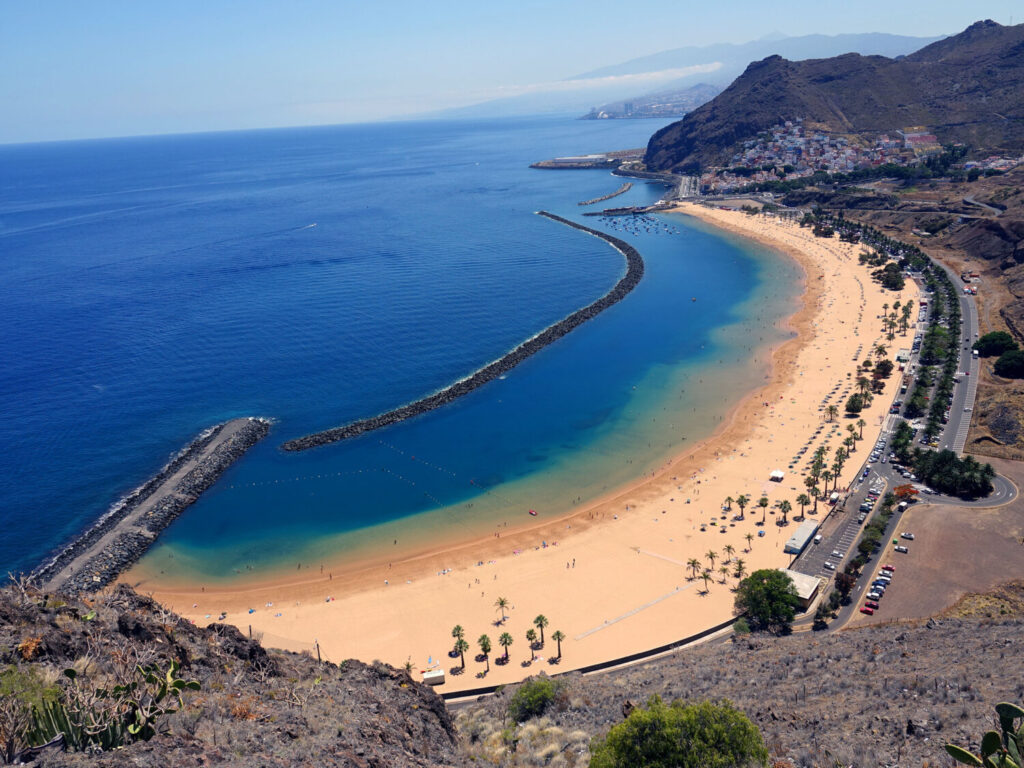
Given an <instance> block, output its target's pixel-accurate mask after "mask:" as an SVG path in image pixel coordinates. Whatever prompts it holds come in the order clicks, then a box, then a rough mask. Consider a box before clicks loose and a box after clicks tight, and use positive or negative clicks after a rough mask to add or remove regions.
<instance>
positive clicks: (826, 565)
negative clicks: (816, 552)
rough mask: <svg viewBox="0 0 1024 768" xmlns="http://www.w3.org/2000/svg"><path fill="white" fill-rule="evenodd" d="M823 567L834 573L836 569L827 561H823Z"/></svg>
mask: <svg viewBox="0 0 1024 768" xmlns="http://www.w3.org/2000/svg"><path fill="white" fill-rule="evenodd" d="M824 565H825V568H827V569H828V570H830V571H834V570H835V569H836V567H835V566H834V565H832V563H830V562H829V561H828V560H826V561H825V563H824Z"/></svg>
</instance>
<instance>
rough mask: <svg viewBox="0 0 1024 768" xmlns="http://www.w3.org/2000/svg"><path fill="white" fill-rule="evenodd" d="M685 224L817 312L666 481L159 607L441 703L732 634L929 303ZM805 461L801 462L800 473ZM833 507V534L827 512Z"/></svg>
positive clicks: (731, 216)
mask: <svg viewBox="0 0 1024 768" xmlns="http://www.w3.org/2000/svg"><path fill="white" fill-rule="evenodd" d="M678 210H679V211H680V212H682V213H686V214H689V215H692V216H696V217H698V218H700V219H702V220H703V221H705V222H708V223H710V224H712V225H714V226H716V227H720V228H723V229H726V230H729V231H731V232H734V233H737V234H739V235H742V236H745V237H749V238H753V239H756V240H758V241H759V242H761V243H763V244H765V245H768V246H770V247H772V248H775V249H777V250H780V251H783V252H785V253H786V254H788V255H789V256H791V257H792V258H794V259H795V260H796V261H797V262H798V263H799V264H800V265H801V267H802V268H803V271H804V273H805V280H806V286H805V291H804V293H803V304H802V306H800V307H794V314H793V315H792V317H791V318H790V319H789V324H790V325H791V326H792V328H793V329H794V330H795V331H796V334H797V335H796V338H795V339H793V340H792V341H788V342H786V343H784V344H782V345H780V346H779V347H778V348H777V349H775V350H774V351H773V356H772V360H773V365H772V375H771V378H770V381H769V383H768V384H767V385H766V386H765V387H762V388H760V389H758V390H756V391H754V392H752V393H751V394H750V395H749V396H747V397H746V398H745V399H744V400H743V401H742V402H741V403H740V404H739V405H738V406H737V407H736V408H735V409H734V410H733V412H732V413H731V415H730V417H729V418H728V419H726V421H725V422H723V426H722V427H720V428H719V430H718V431H717V432H716V433H715V434H714V435H713V436H712V437H710V438H709V439H707V440H705V441H704V442H702V443H701V444H699V445H697V446H696V447H693V448H691V449H689V450H688V451H686V453H684V454H682V455H680V456H678V457H676V458H674V459H673V460H671V461H670V462H667V463H666V464H665V466H664V467H663V468H662V469H661V470H660V471H659V472H657V473H656V474H655V475H654V476H647V477H645V478H643V479H640V480H637V481H636V482H634V483H633V484H631V485H630V486H628V487H625V488H621V489H618V490H617V491H615V492H614V493H612V494H609V495H608V496H606V497H604V498H603V499H600V500H598V501H597V502H595V503H593V504H590V505H587V506H585V507H583V508H579V507H575V508H573V509H572V510H571V511H568V510H567V512H566V515H565V516H564V517H562V518H559V519H557V520H555V521H545V522H543V523H540V522H538V523H537V524H535V525H533V526H532V527H525V528H522V529H518V530H510V529H502V530H501V531H500V532H499V531H496V532H495V534H494V535H492V536H489V537H487V538H485V539H483V540H476V541H471V542H460V543H458V544H457V545H453V546H452V547H451V548H448V549H445V550H443V551H436V552H433V553H431V554H428V555H424V556H420V557H416V558H415V559H412V560H408V561H405V562H394V563H390V564H389V563H387V562H379V563H375V564H373V565H371V566H369V567H367V566H365V564H361V565H360V566H359V567H358V570H352V569H351V568H350V569H348V570H347V569H346V567H345V564H344V563H343V562H327V563H325V570H324V574H323V575H322V576H321V575H320V574H315V575H314V576H313V577H312V578H311V577H310V576H309V575H308V574H299V575H297V576H296V577H295V581H285V580H281V581H277V582H276V583H262V584H256V585H253V584H247V585H245V586H243V587H238V588H226V589H221V588H211V589H210V590H209V591H200V588H199V587H196V588H194V589H188V590H174V591H169V590H164V589H161V588H160V586H159V585H156V586H155V587H154V592H153V594H154V597H155V598H156V599H158V600H159V601H161V602H162V603H164V604H165V605H168V606H171V607H173V608H174V609H175V610H176V611H178V612H179V613H181V614H182V615H183V616H185V617H186V618H188V619H191V620H193V621H195V622H196V623H197V624H205V623H209V621H211V619H208V618H206V616H207V615H211V616H212V618H213V619H216V618H217V617H218V615H219V614H220V612H221V611H225V612H226V613H227V619H226V620H227V621H228V622H231V623H233V624H235V625H237V626H238V627H239V628H240V629H242V631H243V632H248V631H249V627H250V626H251V628H252V631H253V632H254V633H262V634H263V638H264V644H265V645H267V646H270V647H279V648H285V649H290V650H311V649H312V648H313V647H314V645H313V644H314V643H318V644H319V648H320V651H321V653H322V654H323V656H324V657H325V658H327V659H330V660H332V661H335V662H340V661H342V660H344V659H347V658H357V659H362V660H364V661H371V660H373V659H380V660H382V661H385V662H387V663H389V664H392V665H395V666H399V667H401V666H403V665H404V664H405V663H406V662H407V661H409V662H411V664H412V666H413V667H414V669H415V670H417V671H423V670H425V669H426V668H427V667H428V664H429V663H433V664H434V665H435V666H437V667H438V668H441V669H444V670H445V671H446V673H447V682H446V684H445V685H444V686H442V687H441V688H440V690H441V691H457V690H462V689H469V688H474V687H480V686H484V685H494V684H497V683H508V682H513V681H516V680H520V679H522V678H524V677H526V676H528V675H531V674H536V673H537V672H538V671H540V670H541V669H543V670H547V671H549V672H552V671H564V670H568V669H574V668H578V667H582V666H585V665H588V664H593V663H596V662H600V661H604V660H608V659H613V658H618V657H621V656H624V655H627V654H630V653H634V652H638V651H643V650H646V649H648V648H652V647H656V646H659V645H662V644H666V643H670V642H673V641H676V640H678V639H680V638H684V637H688V636H690V635H693V634H695V633H697V632H699V631H701V630H703V629H706V628H708V627H711V626H714V625H716V624H719V623H722V622H725V621H728V620H729V619H730V617H731V615H732V607H733V597H734V596H733V592H732V589H733V588H734V587H735V585H736V583H737V579H736V578H735V577H734V576H732V575H728V576H723V575H722V574H721V573H720V572H719V569H720V568H721V566H722V564H723V563H725V562H726V561H730V560H731V562H728V566H729V571H730V574H731V573H732V572H733V571H734V569H735V567H736V561H737V559H741V560H742V561H743V564H744V566H745V570H746V571H747V572H748V573H749V572H750V571H753V570H756V569H758V568H765V567H781V566H785V565H787V564H788V563H789V560H790V558H789V556H788V555H785V554H784V553H783V551H782V548H783V545H784V543H785V541H786V540H787V539H788V538H789V536H790V535H792V533H793V531H794V529H795V525H796V523H794V522H792V520H793V517H794V516H796V515H798V514H799V505H798V504H797V503H796V498H797V496H798V495H799V494H801V493H803V492H805V487H804V485H803V478H804V472H803V470H804V467H805V466H806V465H807V464H808V462H809V461H810V458H811V456H812V454H813V452H814V449H815V448H816V447H818V446H819V445H822V444H827V445H828V446H829V448H830V451H831V452H830V456H831V454H832V453H834V451H835V449H836V448H837V447H839V446H841V445H842V441H843V439H844V438H845V437H847V434H848V433H847V425H848V424H850V423H855V422H856V419H853V420H850V419H847V418H843V416H842V406H843V403H845V401H846V398H847V397H848V396H849V394H850V393H851V392H852V391H853V388H854V380H855V378H856V373H855V370H856V368H857V365H858V363H859V362H860V361H862V360H864V359H865V358H867V357H869V356H870V355H871V352H872V350H873V349H874V347H875V346H876V345H877V344H888V342H886V341H885V339H884V335H883V330H882V322H881V320H880V319H879V318H880V316H881V314H882V311H883V309H882V305H883V304H886V303H888V304H890V305H891V304H892V303H893V301H895V300H896V299H899V300H901V301H906V300H907V299H913V300H915V301H916V299H917V294H916V289H915V288H914V287H913V286H912V285H911V284H908V287H907V289H906V290H905V291H904V292H903V294H902V295H900V294H896V293H893V292H892V291H883V290H882V289H881V288H880V287H879V286H878V285H877V284H875V283H873V282H872V281H871V279H870V276H869V270H868V268H866V267H863V266H860V265H859V264H858V263H857V256H858V255H859V253H860V252H861V251H862V250H863V247H862V246H857V245H850V244H847V243H841V242H840V241H839V240H838V239H828V240H824V239H820V238H815V237H814V236H813V235H812V234H811V232H810V230H808V229H803V228H800V227H798V226H797V225H796V224H792V223H788V222H785V221H780V220H778V219H775V218H773V217H765V216H748V215H746V214H744V213H740V212H736V211H726V210H715V209H709V208H705V207H702V206H695V205H691V204H686V205H681V206H680V207H679V208H678ZM898 343H899V341H896V342H893V344H898ZM894 351H895V350H893V349H891V350H890V355H891V354H893V353H894ZM895 381H896V377H893V379H892V380H891V381H890V383H889V384H888V386H887V390H886V392H885V394H884V395H883V396H881V397H875V398H874V401H873V403H872V404H871V406H870V407H869V408H867V409H866V410H865V411H864V412H863V413H862V414H861V416H860V418H862V419H863V420H864V421H865V422H866V423H867V426H866V427H864V429H863V440H862V441H861V442H859V443H858V451H857V453H855V454H854V455H853V457H852V458H851V460H850V461H848V462H847V463H846V466H845V468H844V472H843V475H844V477H843V478H842V479H841V481H840V483H839V486H840V488H842V487H843V486H846V485H849V484H850V483H851V482H852V481H853V480H854V478H855V476H856V475H857V473H858V471H859V468H860V466H861V462H862V460H863V458H864V456H865V455H866V453H867V450H866V449H864V448H860V446H870V445H872V444H873V443H874V442H875V440H876V439H877V436H878V432H879V430H880V428H881V425H882V423H883V422H884V420H885V417H886V416H887V414H888V410H889V405H890V404H891V402H892V399H893V394H894V392H895V390H896V384H895ZM829 404H833V405H837V406H839V408H840V416H839V418H837V419H836V420H835V421H834V422H829V420H828V418H827V414H826V410H825V408H826V406H827V405H829ZM801 449H805V452H804V453H803V454H801V457H800V460H799V462H798V463H797V464H796V466H795V467H794V469H792V470H790V469H789V465H790V464H791V463H792V462H793V459H794V457H795V456H797V455H798V452H799V451H801ZM830 461H831V459H830ZM775 469H782V470H784V471H785V472H786V475H785V478H784V480H783V482H781V483H775V482H771V481H769V474H770V473H771V472H772V471H773V470H775ZM741 494H744V495H746V496H748V497H750V499H751V503H750V505H749V506H748V507H747V509H746V518H745V520H743V521H740V522H735V523H733V522H732V516H733V515H735V514H736V513H737V512H738V508H737V507H736V506H735V504H734V505H733V508H732V511H723V509H722V506H723V501H724V499H725V498H726V497H728V496H732V497H733V498H736V497H738V496H739V495H741ZM762 495H764V496H767V497H768V499H769V500H770V502H771V504H772V505H773V506H774V505H775V504H776V503H777V502H779V501H781V500H783V499H787V500H788V501H789V502H790V503H791V504H792V506H793V512H792V513H791V514H790V524H789V526H787V527H782V526H778V525H776V524H775V523H776V521H777V520H778V519H780V517H781V515H780V514H778V513H774V514H768V515H766V525H764V526H763V527H761V526H759V525H757V523H760V521H761V519H762V517H763V516H764V515H763V513H762V510H761V509H760V508H758V507H757V506H756V503H757V499H758V498H759V497H761V496H762ZM819 507H820V510H819V513H818V517H819V518H820V517H822V516H823V515H824V512H825V508H824V504H823V503H820V504H819ZM759 532H763V533H764V535H763V536H760V535H759ZM499 533H500V535H499ZM748 534H749V535H751V536H752V537H753V538H752V539H751V540H749V541H748V539H747V536H748ZM542 542H547V544H548V546H547V547H542V546H541V543H542ZM554 542H557V544H555V543H554ZM727 548H731V557H730V555H729V554H727V553H728V552H729V551H730V550H729V549H727ZM517 552H518V554H516V553H517ZM709 553H714V558H713V560H712V558H711V557H710V556H709ZM694 558H695V559H697V560H699V561H700V564H701V568H706V567H710V566H711V563H712V562H713V563H714V568H713V574H714V576H713V579H712V580H711V581H710V582H709V583H708V584H707V590H705V581H704V580H703V579H701V578H698V579H693V578H692V577H691V571H690V569H689V568H688V567H687V563H688V561H690V560H691V559H694ZM328 574H330V578H329V577H328ZM723 579H724V583H723ZM499 597H503V598H505V599H506V600H507V601H508V604H509V608H508V611H507V616H508V618H507V620H506V621H505V622H504V623H502V624H498V621H499V619H500V614H499V612H498V610H497V609H496V608H495V602H496V600H497V599H498V598H499ZM250 609H253V611H254V612H253V613H249V610H250ZM538 614H544V615H545V616H546V617H547V618H548V619H549V622H550V623H549V625H548V627H547V629H546V630H545V632H546V639H547V643H546V645H545V646H544V647H543V648H542V649H540V650H538V651H537V652H536V653H537V656H538V657H539V658H538V659H537V660H535V661H533V662H532V663H529V660H530V655H531V654H530V649H529V646H528V644H527V641H526V637H525V633H526V631H527V630H529V629H531V628H533V619H534V618H535V617H536V616H537V615H538ZM456 624H459V625H461V626H462V627H463V628H464V629H465V635H466V639H467V640H468V641H469V642H470V645H471V650H470V651H469V652H468V653H467V654H466V670H465V672H464V673H462V674H456V675H453V674H451V673H450V671H451V669H452V668H458V667H459V666H460V662H459V659H458V657H455V658H451V657H450V656H449V651H451V650H452V645H453V641H452V637H451V630H452V627H453V626H454V625H456ZM555 630H560V631H561V632H562V633H563V634H564V635H565V638H566V639H565V640H563V641H562V659H561V662H560V664H558V665H557V666H555V665H553V664H552V663H551V659H552V657H554V656H555V655H556V644H555V643H554V642H552V640H551V633H552V632H554V631H555ZM503 632H508V633H509V634H510V635H511V636H512V638H513V641H514V642H513V645H512V646H511V648H510V649H509V663H508V664H505V665H498V664H496V663H495V661H496V660H497V659H498V658H499V657H500V655H501V652H502V649H501V647H500V646H499V644H498V638H499V636H500V635H501V633H503ZM482 634H487V635H489V636H490V639H491V643H492V645H493V650H492V652H491V663H490V672H489V673H488V674H487V675H486V676H482V673H483V670H484V669H485V663H484V662H483V661H479V662H478V661H476V659H475V657H476V655H477V654H478V653H479V649H478V647H477V644H476V640H477V638H478V637H479V636H480V635H482Z"/></svg>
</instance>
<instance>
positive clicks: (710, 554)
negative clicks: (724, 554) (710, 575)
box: [704, 549, 718, 568]
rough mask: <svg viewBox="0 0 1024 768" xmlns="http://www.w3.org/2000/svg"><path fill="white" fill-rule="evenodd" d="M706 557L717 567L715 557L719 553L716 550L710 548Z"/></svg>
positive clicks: (712, 565)
mask: <svg viewBox="0 0 1024 768" xmlns="http://www.w3.org/2000/svg"><path fill="white" fill-rule="evenodd" d="M704 557H706V558H707V559H708V560H710V561H711V567H712V568H714V567H715V558H716V557H718V553H717V552H715V550H713V549H709V550H708V551H707V554H706V555H704Z"/></svg>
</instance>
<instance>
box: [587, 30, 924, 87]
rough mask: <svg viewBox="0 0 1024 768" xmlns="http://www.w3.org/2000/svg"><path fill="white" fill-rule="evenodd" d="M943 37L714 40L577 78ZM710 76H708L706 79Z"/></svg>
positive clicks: (739, 65)
mask: <svg viewBox="0 0 1024 768" xmlns="http://www.w3.org/2000/svg"><path fill="white" fill-rule="evenodd" d="M942 39H943V38H942V37H908V36H906V35H891V34H888V33H886V32H865V33H860V34H852V33H851V34H842V35H801V36H799V37H785V36H782V37H779V36H777V35H776V36H771V37H763V38H761V39H760V40H751V41H750V42H748V43H714V44H712V45H689V46H685V47H683V48H674V49H672V50H668V51H659V52H658V53H654V54H651V55H650V56H641V57H639V58H636V59H630V60H629V61H625V62H623V63H621V64H614V65H612V66H608V67H601V68H600V69H594V70H591V71H590V72H584V73H583V74H581V75H576V76H575V77H574V78H571V79H574V80H584V79H588V78H593V77H610V76H617V75H633V74H639V73H641V72H656V71H659V70H664V69H676V68H681V67H692V66H694V65H696V64H706V63H708V62H712V61H718V62H722V65H723V68H725V69H734V70H735V71H734V74H731V75H730V78H732V77H735V76H736V74H739V72H740V71H742V69H743V67H745V66H746V65H747V64H749V63H750V62H751V61H756V60H758V59H763V58H765V57H766V56H773V55H778V56H785V57H786V58H788V59H794V60H798V59H821V58H825V57H828V56H836V55H838V54H841V53H849V52H857V53H860V54H863V55H865V56H868V55H877V56H888V57H896V56H905V55H907V54H908V53H911V52H912V51H916V50H918V49H920V48H922V47H924V46H926V45H929V44H930V43H934V42H936V41H938V40H942ZM705 79H706V78H705Z"/></svg>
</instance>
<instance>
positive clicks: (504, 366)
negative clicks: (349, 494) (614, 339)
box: [281, 211, 644, 451]
mask: <svg viewBox="0 0 1024 768" xmlns="http://www.w3.org/2000/svg"><path fill="white" fill-rule="evenodd" d="M537 215H539V216H544V217H546V218H548V219H551V220H552V221H557V222H558V223H559V224H565V225H566V226H568V227H572V228H573V229H578V230H580V231H582V232H586V233H587V234H589V235H593V236H594V237H598V238H600V239H601V240H604V241H605V242H606V243H608V244H609V245H611V246H612V247H613V248H615V250H617V251H618V252H619V253H621V254H622V255H623V256H624V257H625V259H626V274H625V275H623V276H622V278H621V279H620V280H619V281H618V282H617V283H616V284H615V285H614V286H613V287H612V289H611V290H610V291H608V293H606V294H605V295H604V296H602V297H601V298H599V299H598V300H597V301H595V302H593V303H591V304H588V305H587V306H585V307H583V308H582V309H577V310H576V311H575V312H573V313H572V314H571V315H569V316H568V317H566V318H563V319H562V320H559V321H558V322H557V323H554V324H553V325H550V326H548V327H547V328H545V329H544V330H543V331H541V332H540V333H538V334H537V335H536V336H534V337H532V338H530V339H527V340H526V341H524V342H523V343H522V344H520V345H519V346H518V347H516V348H515V349H513V350H511V351H510V352H508V353H507V354H506V355H504V356H502V357H500V358H498V359H497V360H495V361H494V362H493V363H489V364H488V365H485V366H484V367H483V368H481V369H479V370H478V371H476V372H475V373H473V374H471V375H469V376H467V377H466V378H464V379H460V380H459V381H457V382H455V383H454V384H451V385H450V386H448V387H445V388H444V389H442V390H440V391H438V392H435V393H434V394H432V395H427V396H426V397H424V398H422V399H420V400H417V401H415V402H413V403H409V404H408V405H403V406H401V407H400V408H396V409H394V410H393V411H388V412H387V413H382V414H380V415H379V416H372V417H371V418H368V419H361V420H360V421H354V422H352V423H350V424H346V425H344V426H341V427H334V428H333V429H328V430H324V431H323V432H316V433H314V434H311V435H306V436H305V437H299V438H296V439H295V440H289V441H288V442H287V443H285V444H284V445H282V446H281V447H282V449H284V450H286V451H305V450H309V449H310V448H317V447H319V446H321V445H327V444H329V443H336V442H338V441H340V440H347V439H348V438H351V437H357V436H358V435H362V434H364V433H366V432H372V431H373V430H376V429H380V428H382V427H387V426H390V425H391V424H397V423H398V422H400V421H405V420H406V419H411V418H412V417H413V416H419V415H420V414H421V413H426V412H427V411H432V410H434V409H435V408H440V407H441V406H442V405H446V404H448V403H450V402H452V401H453V400H456V399H457V398H459V397H462V396H463V395H466V394H469V393H470V392H472V391H473V390H474V389H476V388H477V387H480V386H482V385H484V384H486V383H487V382H489V381H491V380H492V379H496V378H498V376H501V375H502V374H504V373H506V372H507V371H510V370H511V369H513V368H515V367H516V366H517V365H519V363H521V362H523V360H525V359H526V358H528V357H530V356H531V355H534V354H536V353H537V352H539V351H540V350H542V349H544V347H546V346H548V345H549V344H551V343H553V342H555V341H557V340H558V339H560V338H562V337H563V336H565V335H566V334H567V333H569V332H570V331H571V330H573V329H574V328H576V327H577V326H579V325H582V324H583V323H585V322H586V321H587V320H590V319H591V318H593V317H596V316H597V315H599V314H600V313H601V312H603V311H604V310H606V309H608V307H610V306H612V305H613V304H615V303H617V302H619V301H622V299H624V298H625V297H626V295H627V294H628V293H629V292H630V291H632V290H633V289H634V288H635V287H636V286H637V284H638V283H639V282H640V280H641V279H642V278H643V276H644V260H643V258H642V257H641V256H640V253H639V252H638V251H637V250H636V248H634V247H633V246H631V245H630V244H629V243H627V242H626V241H624V240H620V239H619V238H617V237H613V236H612V235H609V234H606V233H604V232H600V231H598V230H596V229H591V228H590V227H585V226H583V225H582V224H577V223H576V222H574V221H570V220H569V219H565V218H562V217H561V216H557V215H555V214H553V213H548V212H547V211H538V212H537Z"/></svg>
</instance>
